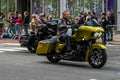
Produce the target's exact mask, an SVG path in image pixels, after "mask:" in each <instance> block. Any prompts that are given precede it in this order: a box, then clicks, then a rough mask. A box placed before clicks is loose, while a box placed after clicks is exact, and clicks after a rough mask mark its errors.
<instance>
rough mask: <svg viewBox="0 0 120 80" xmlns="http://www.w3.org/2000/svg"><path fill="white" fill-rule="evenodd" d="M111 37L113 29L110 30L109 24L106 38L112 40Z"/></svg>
mask: <svg viewBox="0 0 120 80" xmlns="http://www.w3.org/2000/svg"><path fill="white" fill-rule="evenodd" d="M112 39H113V30H112V26H109V27H108V30H107V40H112Z"/></svg>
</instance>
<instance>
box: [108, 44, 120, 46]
mask: <svg viewBox="0 0 120 80" xmlns="http://www.w3.org/2000/svg"><path fill="white" fill-rule="evenodd" d="M106 46H120V45H110V44H108V45H106Z"/></svg>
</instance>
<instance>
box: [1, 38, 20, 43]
mask: <svg viewBox="0 0 120 80" xmlns="http://www.w3.org/2000/svg"><path fill="white" fill-rule="evenodd" d="M0 43H19V41H18V40H14V39H0Z"/></svg>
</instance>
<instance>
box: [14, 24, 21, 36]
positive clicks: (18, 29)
mask: <svg viewBox="0 0 120 80" xmlns="http://www.w3.org/2000/svg"><path fill="white" fill-rule="evenodd" d="M15 29H16V31H17V35H19V34H20V33H21V29H20V26H19V25H18V24H16V26H15Z"/></svg>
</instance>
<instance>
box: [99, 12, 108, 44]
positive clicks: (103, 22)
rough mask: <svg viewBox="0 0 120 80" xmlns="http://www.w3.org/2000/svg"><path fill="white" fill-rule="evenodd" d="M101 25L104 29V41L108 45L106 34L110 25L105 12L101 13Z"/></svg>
mask: <svg viewBox="0 0 120 80" xmlns="http://www.w3.org/2000/svg"><path fill="white" fill-rule="evenodd" d="M100 24H101V26H102V27H103V29H104V33H103V35H102V43H103V44H104V45H106V34H107V25H108V21H107V20H106V14H105V13H104V12H103V13H101V22H100Z"/></svg>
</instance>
